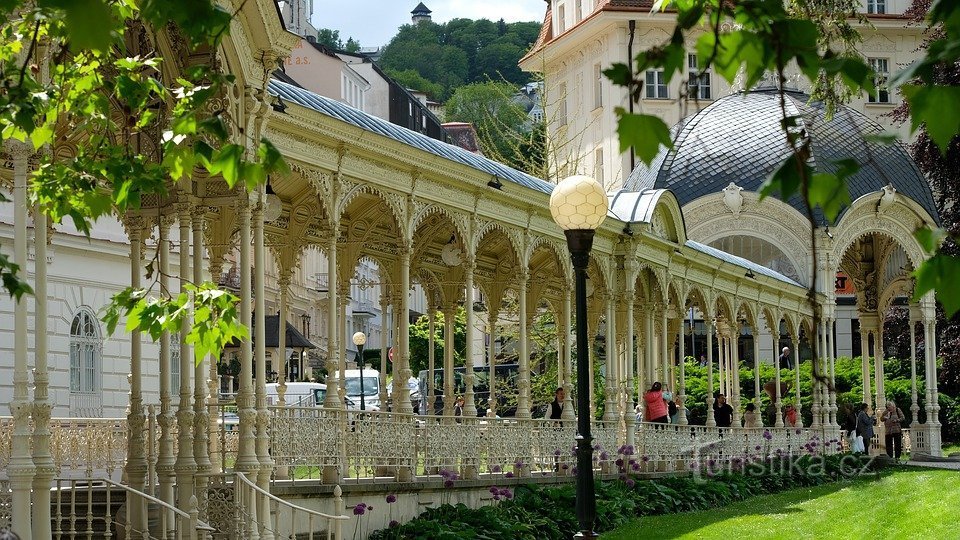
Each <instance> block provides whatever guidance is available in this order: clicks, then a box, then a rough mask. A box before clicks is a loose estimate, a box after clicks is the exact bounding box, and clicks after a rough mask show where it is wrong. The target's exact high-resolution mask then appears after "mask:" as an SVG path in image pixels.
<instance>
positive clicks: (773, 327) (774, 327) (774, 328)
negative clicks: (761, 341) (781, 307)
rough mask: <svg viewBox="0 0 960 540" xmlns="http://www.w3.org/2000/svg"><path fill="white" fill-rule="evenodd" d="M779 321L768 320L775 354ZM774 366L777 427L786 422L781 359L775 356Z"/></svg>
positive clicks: (775, 420)
mask: <svg viewBox="0 0 960 540" xmlns="http://www.w3.org/2000/svg"><path fill="white" fill-rule="evenodd" d="M779 323H780V321H779V320H778V321H777V322H776V323H772V322H771V321H769V320H768V321H767V330H769V331H770V335H771V336H772V337H773V352H774V354H776V352H777V348H778V344H779V340H778V339H777V336H778V335H779V334H780V328H778V327H779V326H780V324H779ZM773 368H774V370H773V372H774V377H773V387H774V390H773V396H774V397H773V406H774V413H773V420H774V423H773V425H774V426H775V427H783V425H784V424H783V396H782V395H780V388H781V386H780V382H781V381H780V360H779V359H778V358H774V360H773Z"/></svg>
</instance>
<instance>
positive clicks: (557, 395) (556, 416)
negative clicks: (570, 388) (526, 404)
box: [549, 386, 566, 420]
mask: <svg viewBox="0 0 960 540" xmlns="http://www.w3.org/2000/svg"><path fill="white" fill-rule="evenodd" d="M565 397H566V396H565V395H564V390H563V387H562V386H561V387H558V388H557V389H556V390H554V392H553V401H551V402H550V414H549V418H550V420H560V418H562V417H563V399H564V398H565Z"/></svg>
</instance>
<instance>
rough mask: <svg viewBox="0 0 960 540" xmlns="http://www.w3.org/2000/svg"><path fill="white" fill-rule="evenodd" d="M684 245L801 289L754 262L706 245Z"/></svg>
mask: <svg viewBox="0 0 960 540" xmlns="http://www.w3.org/2000/svg"><path fill="white" fill-rule="evenodd" d="M684 245H685V246H687V247H689V248H692V249H695V250H697V251H699V252H701V253H706V254H707V255H711V256H713V257H716V258H718V259H720V260H721V261H724V262H728V263H730V264H735V265H737V266H740V267H743V268H746V269H747V270H750V271H751V272H753V273H754V274H762V275H764V276H768V277H772V278H773V279H776V280H779V281H782V282H784V283H789V284H791V285H796V286H798V287H801V286H802V285H800V284H799V283H797V282H796V281H794V280H792V279H790V278H788V277H787V276H785V275H783V274H781V273H780V272H776V271H774V270H771V269H769V268H767V267H766V266H763V265H762V264H757V263H755V262H753V261H750V260H747V259H744V258H743V257H738V256H736V255H731V254H729V253H727V252H726V251H721V250H719V249H717V248H715V247H710V246H708V245H706V244H701V243H700V242H694V241H693V240H687V242H686V243H685V244H684Z"/></svg>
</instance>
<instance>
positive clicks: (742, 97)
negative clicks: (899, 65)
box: [624, 88, 939, 223]
mask: <svg viewBox="0 0 960 540" xmlns="http://www.w3.org/2000/svg"><path fill="white" fill-rule="evenodd" d="M786 107H787V113H788V114H790V115H799V116H802V117H803V119H804V124H805V128H806V131H807V133H808V135H809V137H810V139H811V149H812V154H813V156H812V162H813V163H812V165H813V167H814V170H817V171H824V172H834V171H835V170H836V169H837V167H836V165H835V164H834V162H836V161H838V160H840V159H844V158H849V157H852V158H854V159H856V160H857V161H858V162H859V163H860V167H861V168H860V171H859V172H857V174H855V175H854V176H853V177H851V178H850V179H849V180H848V183H847V184H848V187H849V189H850V200H851V201H855V200H857V198H859V197H861V196H863V195H866V194H868V193H871V192H877V191H879V190H880V189H881V188H883V186H885V185H887V184H888V183H892V184H893V186H894V187H895V188H896V189H897V192H898V193H900V194H901V195H905V196H907V197H910V198H911V199H913V200H914V201H916V202H917V203H918V204H920V206H922V207H923V208H924V209H925V210H926V211H927V212H928V213H929V214H930V216H932V217H933V219H934V220H936V221H939V218H938V215H937V210H936V206H935V205H934V201H933V194H932V193H931V191H930V186H929V184H928V183H927V181H926V179H925V178H924V176H923V173H921V172H920V169H918V168H917V165H916V164H915V163H914V161H913V159H912V158H911V157H910V156H909V155H908V154H907V152H906V150H905V148H904V147H903V145H902V144H900V143H896V144H894V145H889V146H888V145H884V144H882V143H879V142H866V141H865V139H864V137H863V136H864V135H873V134H880V133H883V131H884V130H883V128H882V127H881V126H880V125H879V124H877V123H876V122H874V121H873V120H871V119H869V118H867V117H866V116H865V115H863V114H862V113H860V112H857V111H855V110H853V109H852V108H850V107H838V109H837V110H836V112H835V113H834V115H833V118H831V119H830V120H829V121H828V120H827V118H826V114H825V113H826V111H825V108H824V105H823V104H822V103H820V102H810V96H808V95H806V94H804V93H801V92H795V91H788V92H787V93H786ZM781 117H782V115H781V111H780V102H779V97H778V95H777V92H776V90H775V89H772V88H769V89H760V90H754V91H751V92H740V93H736V94H731V95H729V96H726V97H723V98H720V99H718V100H717V101H715V102H714V103H712V104H710V105H709V106H707V107H706V108H704V109H703V110H701V111H700V112H698V113H696V114H694V115H692V116H689V117H687V118H685V119H684V120H681V121H680V122H679V123H678V124H677V125H676V126H674V128H673V133H672V135H674V140H675V141H676V151H675V152H669V151H667V150H666V149H663V150H661V152H660V154H659V155H658V156H657V157H656V158H655V159H654V161H653V163H652V164H651V166H650V167H647V166H646V165H644V164H642V163H641V164H640V166H638V167H637V168H636V169H634V171H633V172H632V173H631V174H630V176H629V177H628V178H627V180H626V181H625V182H624V189H627V190H631V191H641V190H644V189H669V190H671V191H672V192H673V193H674V195H676V197H677V200H678V201H679V203H680V205H681V206H684V205H686V204H687V203H689V202H690V201H693V200H695V199H697V198H700V197H702V196H704V195H709V194H713V193H720V192H721V191H722V190H723V188H725V187H727V185H728V184H730V182H735V183H736V184H737V185H738V186H740V187H742V188H744V189H745V190H747V191H753V192H756V191H759V189H760V186H761V185H762V184H763V182H764V181H765V180H766V178H767V177H768V176H769V175H770V174H771V173H773V171H774V170H775V169H776V167H777V166H778V165H779V164H780V163H781V162H782V161H783V159H784V158H786V157H787V156H788V155H789V152H790V150H789V147H788V146H787V140H786V137H785V136H784V134H783V131H782V130H781V127H780V119H781ZM787 202H788V203H789V204H790V205H791V206H793V207H794V208H796V209H797V210H798V211H800V212H801V213H804V210H803V206H802V202H801V200H800V198H799V196H794V197H792V198H791V199H790V200H789V201H787ZM841 215H842V212H841ZM817 219H818V221H820V222H821V223H822V222H823V216H822V214H819V212H818V215H817Z"/></svg>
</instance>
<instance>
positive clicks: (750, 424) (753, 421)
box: [743, 403, 763, 428]
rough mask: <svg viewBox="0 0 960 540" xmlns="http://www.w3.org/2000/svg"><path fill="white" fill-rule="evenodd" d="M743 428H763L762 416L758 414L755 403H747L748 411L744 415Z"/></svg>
mask: <svg viewBox="0 0 960 540" xmlns="http://www.w3.org/2000/svg"><path fill="white" fill-rule="evenodd" d="M743 427H745V428H758V427H763V422H761V421H760V414H758V413H757V406H756V405H754V404H753V403H747V409H746V411H744V413H743Z"/></svg>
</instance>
